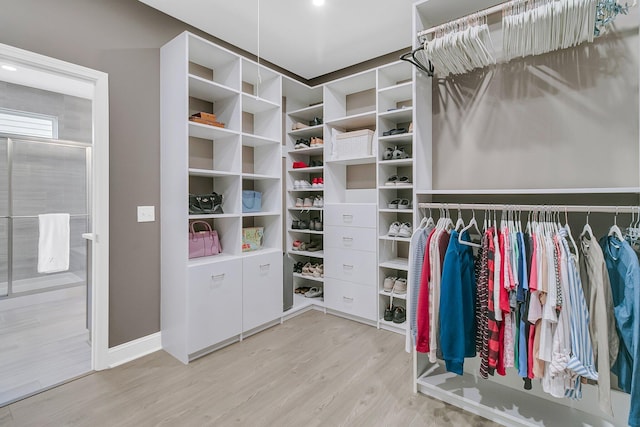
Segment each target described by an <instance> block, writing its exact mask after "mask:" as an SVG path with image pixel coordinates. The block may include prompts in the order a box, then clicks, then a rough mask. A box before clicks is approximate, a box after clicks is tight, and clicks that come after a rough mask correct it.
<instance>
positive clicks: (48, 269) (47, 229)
mask: <svg viewBox="0 0 640 427" xmlns="http://www.w3.org/2000/svg"><path fill="white" fill-rule="evenodd" d="M69 218H70V215H69V214H68V213H62V214H42V215H38V225H39V238H38V273H57V272H60V271H67V270H68V269H69V247H70V243H69V240H70V227H69Z"/></svg>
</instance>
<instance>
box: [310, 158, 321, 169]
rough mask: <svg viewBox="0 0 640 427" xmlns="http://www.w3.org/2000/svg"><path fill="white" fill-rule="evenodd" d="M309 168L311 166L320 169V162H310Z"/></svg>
mask: <svg viewBox="0 0 640 427" xmlns="http://www.w3.org/2000/svg"><path fill="white" fill-rule="evenodd" d="M309 166H311V167H312V168H317V167H321V166H322V160H311V161H310V162H309Z"/></svg>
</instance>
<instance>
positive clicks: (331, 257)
mask: <svg viewBox="0 0 640 427" xmlns="http://www.w3.org/2000/svg"><path fill="white" fill-rule="evenodd" d="M377 270H378V268H377V264H376V254H375V252H363V251H354V250H349V249H331V250H329V251H325V254H324V275H325V277H331V278H333V279H340V280H344V281H347V282H355V283H360V284H362V285H366V286H370V287H372V288H376V287H377V282H376V272H377Z"/></svg>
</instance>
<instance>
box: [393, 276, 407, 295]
mask: <svg viewBox="0 0 640 427" xmlns="http://www.w3.org/2000/svg"><path fill="white" fill-rule="evenodd" d="M391 292H393V293H394V294H398V295H404V294H406V293H407V279H403V278H402V277H398V278H397V279H396V280H395V281H394V283H393V287H392V288H391Z"/></svg>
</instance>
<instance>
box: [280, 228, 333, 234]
mask: <svg viewBox="0 0 640 427" xmlns="http://www.w3.org/2000/svg"><path fill="white" fill-rule="evenodd" d="M287 231H288V232H289V233H304V234H324V232H323V231H316V230H309V229H307V230H298V229H296V228H289V229H288V230H287Z"/></svg>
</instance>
